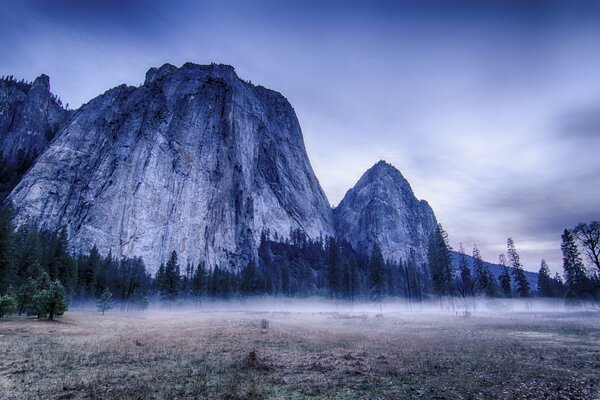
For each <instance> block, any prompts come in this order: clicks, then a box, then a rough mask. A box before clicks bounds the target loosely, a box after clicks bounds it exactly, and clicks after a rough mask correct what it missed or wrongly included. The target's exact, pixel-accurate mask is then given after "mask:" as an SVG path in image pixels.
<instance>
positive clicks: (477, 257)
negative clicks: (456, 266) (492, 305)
mask: <svg viewBox="0 0 600 400" xmlns="http://www.w3.org/2000/svg"><path fill="white" fill-rule="evenodd" d="M473 269H474V270H475V282H476V283H477V287H478V288H479V290H480V291H481V292H482V293H483V294H485V295H486V296H488V297H493V296H495V294H496V285H495V284H494V279H493V277H492V273H491V272H490V270H489V268H488V267H487V265H486V264H485V262H484V261H483V257H482V256H481V252H480V251H479V249H478V248H477V245H474V246H473Z"/></svg>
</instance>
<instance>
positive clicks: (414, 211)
mask: <svg viewBox="0 0 600 400" xmlns="http://www.w3.org/2000/svg"><path fill="white" fill-rule="evenodd" d="M334 216H335V220H336V231H337V232H338V236H339V237H340V239H343V240H346V241H348V242H349V243H350V244H352V246H353V247H355V248H356V249H358V250H360V251H363V252H366V253H369V252H370V251H371V249H372V247H373V245H374V244H375V243H379V245H380V246H381V249H382V252H383V255H384V257H385V258H387V259H393V260H396V261H398V260H400V259H403V260H406V259H408V258H409V257H411V256H412V257H414V258H415V259H416V260H417V261H418V262H423V261H424V260H425V257H426V250H427V241H428V236H429V233H430V232H432V231H433V230H434V229H435V225H436V220H435V216H434V214H433V211H432V210H431V208H430V207H429V205H428V204H427V202H425V201H420V200H418V199H417V198H416V197H415V195H414V193H413V191H412V189H411V187H410V184H409V183H408V181H407V180H406V179H405V178H404V177H403V176H402V174H401V173H400V171H399V170H398V169H397V168H395V167H394V166H393V165H391V164H388V163H387V162H385V161H383V160H382V161H379V162H378V163H376V164H375V165H374V166H373V167H371V168H370V169H369V170H367V172H365V173H364V174H363V176H362V177H361V178H360V179H359V180H358V182H357V183H356V185H355V186H354V187H353V188H352V189H350V190H349V191H348V192H347V193H346V195H345V196H344V198H343V199H342V201H341V202H340V204H339V205H338V206H337V207H336V208H335V209H334ZM411 254H412V255H411Z"/></svg>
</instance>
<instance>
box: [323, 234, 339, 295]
mask: <svg viewBox="0 0 600 400" xmlns="http://www.w3.org/2000/svg"><path fill="white" fill-rule="evenodd" d="M325 251H326V253H327V258H326V260H325V262H326V267H327V284H328V286H329V292H330V294H331V297H334V298H335V297H338V296H339V295H340V294H341V293H340V292H341V289H342V284H341V257H340V246H339V244H338V242H337V241H336V240H335V238H333V237H329V238H328V239H327V245H326V249H325Z"/></svg>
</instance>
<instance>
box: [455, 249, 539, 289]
mask: <svg viewBox="0 0 600 400" xmlns="http://www.w3.org/2000/svg"><path fill="white" fill-rule="evenodd" d="M459 257H460V253H458V252H457V251H453V252H452V261H453V263H454V267H455V268H457V269H458V267H459V260H460V258H459ZM467 262H468V263H469V266H470V267H471V271H473V257H471V256H470V255H467ZM485 265H486V266H487V267H488V268H489V270H490V272H491V273H492V274H493V275H494V276H495V277H496V280H497V279H498V276H500V274H501V273H502V269H503V267H502V265H499V264H493V263H490V262H487V261H486V262H485ZM509 269H510V270H511V273H512V267H509ZM525 276H526V277H527V280H528V281H529V285H530V286H531V290H532V291H536V290H537V284H538V274H537V273H536V272H530V271H525Z"/></svg>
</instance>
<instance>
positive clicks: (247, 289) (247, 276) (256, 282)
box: [240, 261, 260, 296]
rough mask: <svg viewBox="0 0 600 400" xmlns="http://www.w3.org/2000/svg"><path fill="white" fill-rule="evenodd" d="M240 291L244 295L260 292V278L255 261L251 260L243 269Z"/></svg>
mask: <svg viewBox="0 0 600 400" xmlns="http://www.w3.org/2000/svg"><path fill="white" fill-rule="evenodd" d="M240 292H241V293H242V294H244V295H247V296H248V295H255V294H258V293H259V292H260V278H259V276H258V271H257V270H256V264H255V263H254V261H250V262H249V263H248V265H246V267H245V268H244V269H243V270H242V279H241V281H240Z"/></svg>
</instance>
